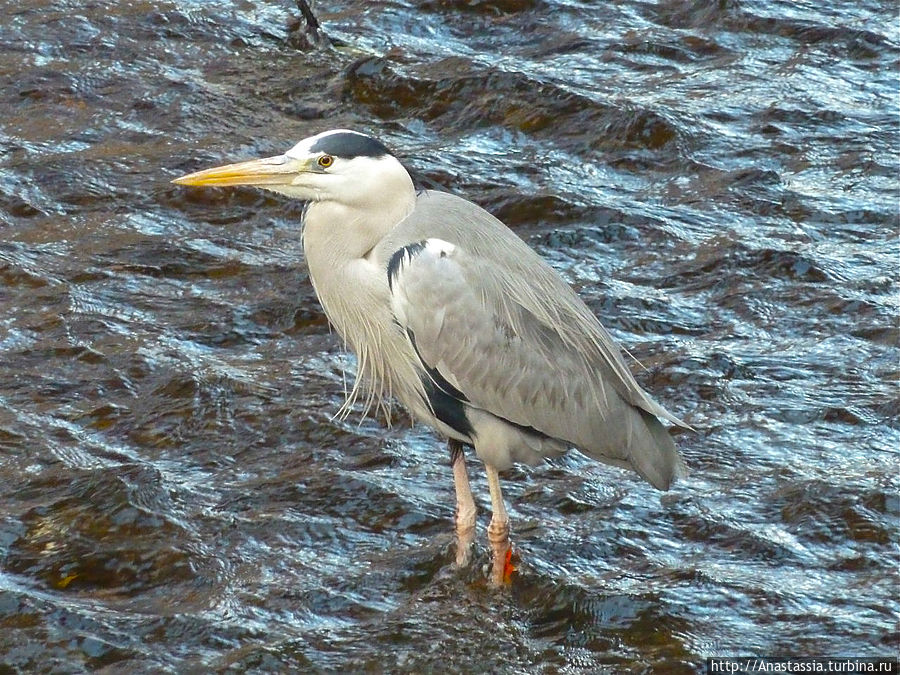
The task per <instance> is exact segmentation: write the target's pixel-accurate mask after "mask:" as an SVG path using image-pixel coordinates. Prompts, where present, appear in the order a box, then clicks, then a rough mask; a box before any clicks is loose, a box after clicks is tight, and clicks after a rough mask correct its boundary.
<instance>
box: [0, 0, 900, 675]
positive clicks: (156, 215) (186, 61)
mask: <svg viewBox="0 0 900 675" xmlns="http://www.w3.org/2000/svg"><path fill="white" fill-rule="evenodd" d="M3 9H4V12H3V14H4V16H6V17H8V18H7V19H5V20H4V23H3V26H2V27H0V39H2V43H3V45H4V49H2V50H0V73H2V75H0V83H2V91H3V96H2V98H0V101H2V103H0V106H2V111H3V115H2V119H3V123H2V126H0V157H2V170H0V218H2V219H0V224H2V228H3V230H2V231H3V238H2V241H0V308H2V312H0V355H2V358H0V485H2V490H0V627H2V629H3V630H2V637H0V664H2V666H0V670H2V669H3V668H6V669H12V671H22V672H26V671H29V672H30V671H33V670H46V671H50V670H64V671H67V672H69V671H73V670H93V669H97V668H101V667H104V666H112V667H113V668H114V669H115V672H126V671H127V672H144V671H146V672H159V671H169V672H184V670H185V669H186V668H192V667H195V668H201V669H209V668H213V669H218V670H223V671H227V670H229V669H230V670H232V671H235V672H237V671H243V670H254V671H258V672H275V671H284V670H292V669H295V670H296V669H301V670H302V669H315V670H329V669H331V670H342V671H359V670H365V669H369V670H375V671H378V670H382V669H385V668H387V669H397V670H403V671H410V672H421V671H428V670H434V669H441V670H458V671H466V672H478V671H484V670H493V669H496V668H497V665H496V664H498V663H502V664H504V666H503V667H504V668H505V669H508V670H509V671H510V672H513V671H515V672H518V671H523V672H555V671H557V670H565V671H566V672H597V671H604V670H607V671H609V672H621V671H623V670H624V671H642V670H653V671H656V672H679V671H683V672H691V671H694V670H697V669H699V667H700V664H701V661H702V659H703V658H705V657H706V656H710V655H722V654H733V653H757V654H792V655H888V654H896V649H897V644H898V638H900V635H898V632H897V616H898V609H900V608H898V602H897V598H896V596H897V594H896V589H897V584H898V575H897V562H898V559H897V557H898V553H897V529H898V528H897V522H898V516H900V499H898V482H900V481H898V478H897V476H898V471H897V469H898V459H897V451H896V448H897V447H898V445H900V444H898V441H900V429H898V414H900V410H898V403H897V401H898V398H897V377H898V367H897V342H898V340H897V338H898V335H897V320H896V317H897V305H896V293H897V291H896V261H897V255H898V249H897V238H896V235H897V227H898V218H897V211H896V203H897V186H896V176H897V153H896V148H897V145H898V133H897V125H896V91H897V85H898V82H897V69H896V64H897V60H898V56H900V44H898V37H897V35H896V31H895V30H893V27H894V24H893V23H892V21H893V20H894V19H895V18H896V17H895V16H894V15H895V7H893V5H890V4H888V3H880V2H875V1H874V0H867V1H866V2H862V3H838V4H837V5H829V6H827V7H826V6H822V7H820V6H818V5H816V4H814V3H783V2H777V1H774V0H754V1H752V2H742V3H736V2H721V3H687V2H660V3H653V4H651V3H644V2H624V3H588V4H583V3H573V2H568V1H566V0H546V1H545V2H496V1H492V2H426V3H419V4H418V5H416V6H411V5H408V4H402V3H392V2H372V3H361V2H356V1H355V0H348V1H347V2H330V3H324V2H323V3H319V6H318V7H317V10H318V12H319V14H320V19H321V20H322V23H323V28H324V31H325V33H326V35H327V37H328V39H329V41H330V44H329V45H327V46H324V47H322V48H320V49H317V50H311V51H300V50H298V49H296V48H295V46H296V45H297V44H300V43H299V42H298V41H297V40H292V39H291V38H290V36H289V34H288V25H289V24H290V22H291V12H293V11H295V10H294V9H293V6H292V4H291V3H280V4H279V3H263V2H260V1H258V0H250V1H248V2H244V3H241V4H239V5H234V6H233V5H230V4H227V3H226V4H225V5H221V6H215V7H213V6H212V5H207V4H206V3H188V2H179V3H162V2H160V3H138V4H129V3H112V2H106V3H90V4H89V5H87V6H85V5H84V4H83V3H62V4H61V5H60V4H56V5H53V4H48V3H43V2H19V3H7V6H5V7H4V8H3ZM332 127H354V128H359V129H361V130H366V131H370V132H373V133H375V134H377V135H379V136H380V137H382V138H384V139H385V140H386V141H388V142H389V143H390V144H391V145H392V146H393V147H394V148H396V150H397V151H398V154H400V155H401V156H402V157H403V158H405V160H406V162H407V164H408V165H409V166H410V167H411V169H412V170H413V172H414V173H415V174H416V176H417V178H418V179H419V180H420V181H422V182H423V183H426V184H438V185H442V186H444V187H445V188H446V189H450V190H453V191H456V192H458V193H460V194H463V195H465V196H467V197H469V198H470V199H473V200H475V201H477V202H479V203H481V204H483V205H485V206H486V207H487V208H489V209H490V210H491V211H492V212H494V213H496V214H497V215H498V216H500V217H502V218H503V219H504V220H505V221H506V222H508V223H509V224H510V225H511V226H513V227H515V228H516V230H517V232H519V234H520V235H522V236H523V237H524V238H526V239H527V240H528V241H529V242H530V243H531V244H532V245H534V246H535V247H536V248H538V249H539V250H540V251H541V253H542V254H543V255H545V256H546V257H547V259H548V260H550V261H551V263H552V264H553V265H554V266H556V267H557V269H559V270H560V271H561V273H562V274H564V275H565V276H566V277H567V279H568V280H569V281H571V282H572V283H573V284H575V285H576V286H577V287H578V289H579V291H580V292H581V293H582V295H583V296H584V297H585V299H586V300H587V301H588V303H589V304H590V305H591V307H592V308H593V309H594V310H595V311H596V312H597V313H598V315H600V316H601V317H602V318H603V320H604V322H605V323H606V325H607V326H608V327H609V328H610V329H611V330H612V332H613V333H614V334H615V335H616V337H617V338H619V339H620V340H621V341H622V342H623V343H624V344H626V345H627V346H628V347H629V349H630V351H631V352H632V353H634V354H635V355H636V356H637V357H638V358H639V359H640V361H641V362H642V363H643V364H644V365H645V367H646V370H642V371H641V372H640V379H641V381H642V382H643V383H644V384H645V386H647V387H648V388H649V389H650V390H651V391H653V392H655V394H656V395H657V397H658V398H659V399H660V400H661V401H662V402H663V403H665V404H666V405H667V407H669V408H670V409H672V410H673V412H676V413H677V414H679V415H681V416H683V417H685V418H686V419H687V420H688V421H689V422H690V423H691V424H692V425H693V426H694V427H696V428H697V429H698V433H696V434H691V433H681V434H679V435H678V437H677V440H678V443H679V445H680V447H681V448H682V449H683V451H684V453H685V455H686V457H687V459H688V462H689V464H690V465H691V468H692V475H691V477H690V478H689V479H688V480H686V481H684V482H682V483H681V484H679V485H678V486H677V487H676V488H675V489H674V490H673V491H672V492H669V493H665V494H661V493H657V492H655V491H653V490H652V488H650V487H649V486H647V485H646V484H643V483H642V482H641V481H640V479H638V478H637V477H635V476H633V475H629V474H626V473H624V472H620V471H617V470H614V469H610V468H607V467H602V466H599V465H596V464H594V463H592V462H590V461H588V460H586V459H583V458H581V457H579V456H576V455H571V456H567V457H564V458H562V459H561V460H559V461H556V462H554V463H553V464H552V465H547V466H544V467H539V468H536V469H525V468H515V469H513V470H511V471H510V472H509V475H508V476H506V477H505V482H504V485H505V489H506V492H507V501H508V503H509V506H510V511H511V517H512V519H513V523H514V528H515V531H514V532H513V537H514V540H515V542H516V545H517V547H518V555H519V558H520V562H519V573H518V575H517V577H516V578H515V580H514V582H513V584H512V586H511V587H510V588H509V589H507V590H506V591H503V592H496V591H493V590H491V589H490V588H489V587H488V586H487V584H486V581H485V576H484V573H483V568H484V566H485V565H486V564H487V562H488V552H487V550H486V546H485V544H484V536H483V528H484V527H485V525H486V522H487V512H488V505H489V501H488V499H487V487H486V482H485V480H484V477H483V475H481V474H480V472H478V475H475V476H473V478H474V479H475V480H474V489H475V490H476V494H477V495H478V497H479V506H480V508H481V514H480V526H481V528H482V531H481V533H480V535H479V538H478V546H477V548H476V551H475V561H474V564H473V566H472V567H471V568H470V569H468V570H465V571H463V572H460V571H457V570H455V569H454V568H453V565H452V562H453V541H452V522H451V518H452V510H453V496H452V483H451V476H450V469H449V466H447V457H446V450H445V448H444V447H443V445H442V444H441V443H439V442H438V441H437V439H436V438H435V437H434V436H433V435H432V434H430V433H429V432H428V431H427V430H426V429H423V428H421V427H415V428H412V429H410V428H408V427H407V426H406V425H403V424H401V425H399V426H395V427H393V428H391V429H388V428H386V427H385V424H384V420H382V419H374V420H371V419H370V420H363V421H362V422H358V420H349V421H347V422H339V421H335V420H332V419H331V416H332V414H333V413H334V412H335V411H336V410H337V409H338V407H339V406H340V403H341V401H342V399H343V393H344V390H345V387H346V385H347V377H348V376H345V374H344V371H345V370H348V371H350V373H351V375H350V376H352V369H353V361H352V359H350V358H349V357H347V356H345V355H344V354H343V353H342V350H341V345H340V344H339V343H338V341H337V339H336V338H335V337H334V336H333V335H331V334H330V333H329V332H328V329H327V324H326V322H325V320H324V317H323V315H322V313H321V310H320V308H319V307H318V305H317V303H316V301H315V297H314V295H313V292H312V289H311V287H310V285H309V283H308V280H307V277H306V272H305V269H304V267H303V264H302V250H301V247H300V240H299V228H298V223H299V218H300V213H301V205H299V204H290V203H288V202H286V200H283V199H279V198H276V197H273V196H268V195H264V194H261V193H259V192H257V191H254V190H249V189H234V190H205V191H185V190H181V189H178V188H175V187H173V186H170V185H169V183H168V181H169V180H170V179H171V178H172V177H174V176H176V175H180V174H182V173H186V172H188V171H191V170H195V169H198V168H202V167H205V166H210V165H213V164H217V163H221V162H223V161H232V160H238V159H242V158H249V157H254V156H260V155H265V154H272V153H274V152H278V151H282V150H284V149H285V148H287V147H289V146H290V145H291V144H292V143H293V142H294V141H296V140H297V139H299V138H301V137H304V136H307V135H309V134H311V133H314V132H316V131H320V130H323V129H326V128H332ZM473 473H475V472H473Z"/></svg>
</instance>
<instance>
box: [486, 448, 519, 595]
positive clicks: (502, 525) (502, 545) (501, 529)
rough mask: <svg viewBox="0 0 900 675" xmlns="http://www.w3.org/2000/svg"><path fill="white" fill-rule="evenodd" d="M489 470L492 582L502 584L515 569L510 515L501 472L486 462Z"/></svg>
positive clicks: (489, 534) (489, 532)
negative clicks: (510, 540) (512, 560)
mask: <svg viewBox="0 0 900 675" xmlns="http://www.w3.org/2000/svg"><path fill="white" fill-rule="evenodd" d="M484 468H485V469H486V470H487V479H488V488H489V489H490V491H491V509H492V510H493V514H492V515H491V524H490V525H488V541H489V542H490V544H491V555H492V558H493V565H492V570H491V583H493V584H495V585H497V586H500V585H502V584H504V583H508V582H509V575H510V574H511V573H512V571H513V567H512V564H511V563H510V558H511V556H512V547H511V546H510V544H509V516H507V515H506V505H505V504H504V503H503V492H501V490H500V474H499V473H498V472H497V469H496V468H494V467H493V466H491V465H490V464H485V465H484Z"/></svg>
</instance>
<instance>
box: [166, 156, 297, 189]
mask: <svg viewBox="0 0 900 675" xmlns="http://www.w3.org/2000/svg"><path fill="white" fill-rule="evenodd" d="M307 166H308V164H307V162H306V161H304V160H299V159H293V158H291V157H288V156H286V155H277V156H275V157H265V158H263V159H252V160H250V161H249V162H238V163H237V164H226V165H225V166H217V167H215V168H213V169H205V170H204V171H197V172H196V173H189V174H188V175H187V176H182V177H181V178H176V179H175V180H173V181H172V182H173V183H177V184H178V185H215V186H226V185H291V184H292V183H293V181H294V179H295V178H296V177H297V175H298V174H300V173H303V172H304V171H306V170H307Z"/></svg>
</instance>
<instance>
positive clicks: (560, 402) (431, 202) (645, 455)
mask: <svg viewBox="0 0 900 675" xmlns="http://www.w3.org/2000/svg"><path fill="white" fill-rule="evenodd" d="M417 235H427V236H424V237H419V236H417ZM393 237H394V238H393V239H389V240H388V241H386V242H385V246H386V250H385V251H384V252H383V253H381V254H380V255H382V256H383V257H384V259H385V260H387V266H386V267H387V273H388V278H389V280H390V284H391V297H392V309H393V310H394V314H395V316H396V317H397V320H398V322H399V323H400V324H401V326H403V327H404V328H405V329H406V330H407V331H411V332H410V335H414V336H415V341H416V342H415V346H416V352H417V354H418V356H419V358H420V359H421V361H422V363H423V367H425V368H426V369H429V377H430V378H431V379H432V381H434V382H435V383H437V382H441V383H442V385H443V386H439V387H438V388H439V389H441V391H444V392H445V393H448V394H450V395H451V396H453V397H454V398H455V400H458V401H465V402H466V403H467V405H468V406H469V408H468V409H469V410H471V409H476V408H477V409H478V410H481V411H485V412H487V413H490V414H492V415H494V416H495V417H497V418H502V419H503V420H506V421H508V423H510V424H512V425H515V426H516V427H520V428H522V429H532V430H534V431H535V432H539V434H542V435H544V436H547V437H550V438H553V439H560V440H563V441H566V442H567V443H570V444H572V445H575V446H577V447H579V448H580V449H582V450H583V451H585V452H586V453H587V454H589V455H591V456H594V457H596V458H598V459H602V460H606V461H609V462H611V463H616V464H623V463H625V464H630V465H631V466H633V467H634V468H635V469H636V470H637V471H638V472H639V473H640V474H641V475H642V476H644V477H645V478H646V479H647V480H648V481H649V482H651V483H652V484H654V485H655V486H657V487H660V488H663V489H665V488H666V487H668V484H669V483H670V482H671V480H672V478H673V477H675V476H677V475H678V474H679V473H680V472H682V471H683V463H682V462H681V459H680V457H679V456H678V453H677V451H676V449H675V446H674V444H673V443H672V440H671V438H670V437H669V435H668V433H667V432H666V430H665V429H664V428H663V426H662V425H661V424H660V423H659V421H658V420H657V419H656V417H655V416H659V417H663V418H665V419H668V420H669V421H671V422H674V423H676V424H680V425H683V426H686V425H684V423H683V422H681V421H680V420H678V418H676V417H675V416H673V415H671V414H670V413H668V412H667V411H666V410H665V409H664V408H662V406H660V405H659V404H657V403H656V402H655V401H653V399H651V398H650V397H649V396H648V395H647V394H646V393H645V392H644V391H643V390H642V389H641V388H640V387H639V386H638V384H637V383H636V382H635V380H634V378H633V376H632V375H631V372H630V371H629V370H628V368H627V366H626V364H625V362H624V359H623V358H622V356H621V353H620V351H619V349H618V347H617V346H616V345H615V343H614V341H613V340H612V338H611V337H610V336H609V334H608V333H607V332H606V330H605V329H604V328H603V327H602V326H601V325H600V323H599V322H598V321H597V319H596V317H594V315H593V314H592V313H591V311H590V310H589V309H588V307H587V306H586V305H585V304H584V303H583V302H582V301H581V299H580V298H578V296H577V295H576V294H575V292H574V291H573V290H572V289H571V288H570V287H569V286H568V285H567V284H566V283H565V282H564V281H563V280H562V279H561V278H560V277H559V275H558V274H557V273H556V272H555V271H554V270H553V269H552V268H550V267H549V266H548V265H547V264H546V263H545V262H544V261H543V260H542V259H541V258H540V257H539V256H538V255H537V254H536V253H535V252H534V251H532V250H531V249H530V248H529V247H528V246H527V245H526V244H525V243H524V242H522V241H521V240H520V239H519V238H518V237H517V236H516V235H515V234H513V233H512V232H511V231H510V230H509V229H508V228H506V227H505V226H504V225H503V224H502V223H500V222H499V221H497V220H496V219H494V218H493V217H492V216H490V215H489V214H487V212H485V211H483V210H482V209H480V208H478V207H476V206H475V205H473V204H471V203H469V202H466V201H465V200H461V199H459V198H457V197H453V196H451V195H445V194H442V193H432V192H426V193H423V194H422V195H420V197H419V203H418V204H417V207H416V209H415V210H414V212H413V214H412V215H411V216H410V218H408V219H407V221H404V223H401V225H399V226H398V228H397V231H396V232H395V233H394V235H393ZM410 242H413V243H410ZM388 249H393V250H388ZM450 389H452V390H453V392H452V394H451V392H450V391H449V390H450ZM475 433H476V434H477V433H478V428H477V425H476V428H475ZM476 448H477V443H476Z"/></svg>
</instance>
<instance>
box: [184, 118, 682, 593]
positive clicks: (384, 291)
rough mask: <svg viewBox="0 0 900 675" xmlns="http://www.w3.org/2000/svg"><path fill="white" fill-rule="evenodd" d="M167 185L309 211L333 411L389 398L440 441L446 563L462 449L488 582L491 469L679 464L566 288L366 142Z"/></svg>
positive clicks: (325, 143) (470, 513)
mask: <svg viewBox="0 0 900 675" xmlns="http://www.w3.org/2000/svg"><path fill="white" fill-rule="evenodd" d="M173 182H175V183H178V184H180V185H205V186H228V185H252V186H258V187H261V188H264V189H266V190H272V191H274V192H277V193H280V194H283V195H287V196H288V197H292V198H295V199H300V200H304V201H307V202H308V205H307V208H306V211H305V215H304V218H303V233H302V238H303V247H304V253H305V257H306V263H307V265H308V268H309V275H310V279H311V281H312V284H313V287H314V289H315V292H316V294H317V296H318V298H319V301H320V302H321V304H322V307H323V308H324V310H325V314H326V315H327V316H328V319H329V321H330V322H331V324H332V325H333V326H334V328H335V329H336V330H337V332H338V334H339V335H340V336H341V337H342V338H343V340H344V341H345V343H346V345H348V346H349V347H350V348H351V349H352V350H353V351H354V352H355V353H356V356H357V362H358V372H357V379H356V382H355V384H354V386H353V389H352V391H351V393H350V395H349V396H348V398H347V402H346V403H345V407H347V409H349V406H350V405H352V404H353V402H354V401H355V400H356V399H357V396H358V395H359V394H360V393H361V392H362V391H367V396H368V399H367V409H368V407H370V406H371V405H372V404H373V403H376V402H380V401H382V400H384V399H387V398H390V397H394V398H396V399H398V400H399V401H400V402H401V403H402V404H403V405H404V406H405V407H406V408H407V409H408V410H409V412H410V413H411V414H412V415H413V417H414V418H416V419H418V420H421V421H422V422H424V423H426V424H428V425H430V426H431V427H433V428H434V429H436V430H437V431H438V432H439V433H440V434H442V435H443V436H445V437H447V438H448V439H449V447H450V457H451V465H452V470H453V478H454V485H455V488H456V502H457V510H456V534H457V551H456V562H457V564H459V565H460V566H463V565H465V564H467V563H468V562H469V557H470V548H471V547H470V544H471V542H472V541H473V538H474V530H475V519H476V508H475V501H474V499H473V497H472V492H471V489H470V487H469V480H468V474H467V470H466V466H465V454H464V446H468V447H474V449H475V454H476V455H477V456H478V457H479V458H480V459H481V460H482V461H483V462H484V464H485V469H486V472H487V480H488V487H489V490H490V497H491V506H492V515H491V521H490V525H489V527H488V540H489V542H490V545H491V549H492V560H493V564H492V571H491V579H492V581H494V582H495V583H501V582H502V581H503V579H504V578H505V577H506V576H507V575H508V572H509V554H510V550H511V549H510V544H509V525H508V516H507V512H506V508H505V506H504V502H503V496H502V493H501V490H500V480H499V472H500V471H503V470H504V469H507V468H509V467H510V466H511V465H512V464H513V463H515V462H524V463H528V464H536V463H538V462H540V461H541V460H543V459H545V458H550V457H554V456H558V455H560V454H561V453H563V452H565V451H567V450H569V449H570V448H577V449H579V450H580V451H581V452H583V453H584V454H586V455H588V456H589V457H592V458H594V459H597V460H599V461H601V462H605V463H608V464H612V465H616V466H620V467H626V468H630V469H633V470H635V471H636V472H637V473H638V474H640V475H641V476H642V477H643V478H644V479H646V480H647V481H648V482H650V483H651V484H652V485H653V486H655V487H656V488H658V489H661V490H666V489H668V488H669V486H670V484H671V483H672V481H673V480H674V479H675V478H677V477H679V476H682V475H684V474H685V471H686V470H685V465H684V462H683V460H682V458H681V456H680V455H679V453H678V451H677V449H676V448H675V444H674V443H673V441H672V439H671V437H670V435H669V433H668V432H667V430H666V428H665V427H664V426H663V425H662V424H661V423H660V419H659V418H662V419H664V420H667V421H669V422H671V423H673V424H675V425H679V426H685V427H687V425H686V424H685V423H684V422H682V421H681V420H679V419H678V418H677V417H675V416H674V415H672V414H670V413H669V412H668V411H666V410H665V409H664V408H663V407H662V406H661V405H659V404H658V403H657V402H656V401H654V400H653V399H652V398H651V397H650V396H649V395H648V394H647V393H646V392H645V391H643V389H641V387H640V386H639V385H638V384H637V382H636V381H635V379H634V377H633V376H632V374H631V372H630V370H629V369H628V366H627V365H626V363H625V360H624V359H623V357H622V355H621V352H620V350H619V348H618V347H617V345H616V343H615V342H614V341H613V339H612V338H611V336H610V335H609V333H608V332H607V331H606V330H605V329H604V328H603V326H602V325H601V324H600V322H599V321H598V320H597V318H596V317H595V316H594V314H593V313H592V312H591V311H590V309H589V308H588V307H587V305H586V304H585V303H584V302H583V301H582V300H581V299H580V298H579V297H578V295H577V294H576V293H575V291H574V290H573V289H572V288H571V287H570V286H569V285H568V284H567V283H566V282H565V281H564V280H563V279H562V278H561V277H560V276H559V274H557V272H556V271H555V270H553V268H551V267H550V266H549V265H548V264H547V263H546V262H545V261H544V260H543V259H542V258H541V257H540V256H539V255H538V254H537V253H536V252H535V251H534V250H533V249H531V248H530V247H529V246H528V245H527V244H525V243H524V242H523V241H522V240H521V239H520V238H519V237H518V236H517V235H515V234H514V233H513V232H512V231H511V230H510V229H509V228H507V227H506V226H505V225H504V224H503V223H502V222H500V221H499V220H497V219H496V218H494V217H493V216H492V215H491V214H489V213H488V212H487V211H485V210H484V209H482V208H480V207H479V206H476V205H475V204H473V203H472V202H469V201H467V200H465V199H462V198H461V197H457V196H454V195H451V194H448V193H444V192H440V191H433V190H424V191H417V190H416V189H415V187H414V185H413V181H412V179H411V178H410V175H409V173H408V172H407V170H406V169H405V168H404V167H403V165H402V164H401V163H400V161H399V160H398V159H397V158H396V157H395V156H394V155H393V154H392V153H391V152H390V151H389V150H388V148H387V147H386V146H385V145H383V144H382V143H381V142H380V141H378V140H376V139H375V138H372V137H371V136H368V135H365V134H362V133H358V132H355V131H349V130H346V129H338V130H333V131H326V132H323V133H320V134H317V135H315V136H312V137H310V138H307V139H305V140H302V141H300V142H299V143H297V145H295V146H294V147H293V148H291V149H290V150H288V151H287V152H285V153H284V154H283V155H277V156H275V157H267V158H264V159H254V160H251V161H246V162H241V163H237V164H229V165H226V166H221V167H216V168H213V169H207V170H205V171H198V172H196V173H192V174H190V175H187V176H184V177H182V178H178V179H176V180H175V181H173Z"/></svg>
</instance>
